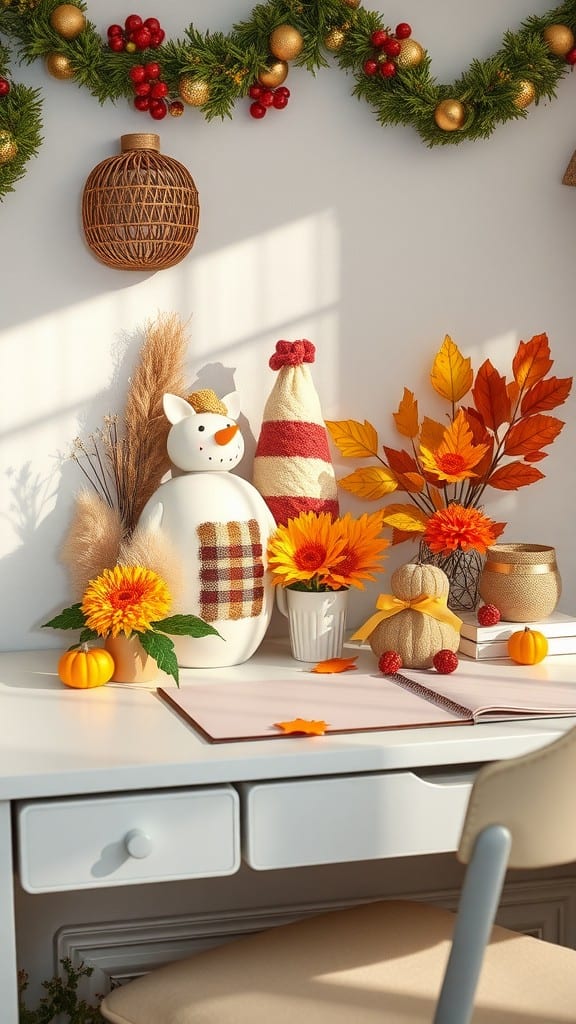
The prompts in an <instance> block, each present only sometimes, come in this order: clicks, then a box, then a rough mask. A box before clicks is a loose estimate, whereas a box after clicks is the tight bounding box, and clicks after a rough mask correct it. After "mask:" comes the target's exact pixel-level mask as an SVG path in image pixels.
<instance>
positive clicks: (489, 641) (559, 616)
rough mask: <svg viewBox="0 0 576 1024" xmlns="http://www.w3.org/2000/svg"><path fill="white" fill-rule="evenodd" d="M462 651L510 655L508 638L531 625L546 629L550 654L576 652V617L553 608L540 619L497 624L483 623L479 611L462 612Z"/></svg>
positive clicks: (479, 655) (483, 655)
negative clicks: (477, 612)
mask: <svg viewBox="0 0 576 1024" xmlns="http://www.w3.org/2000/svg"><path fill="white" fill-rule="evenodd" d="M459 616H460V618H461V619H462V629H461V630H460V647H459V651H460V653H461V654H467V655H468V657H469V658H507V657H508V656H509V655H508V640H509V638H510V636H511V635H512V633H517V632H518V630H520V629H524V627H525V626H528V627H529V628H530V629H536V630H538V632H539V633H543V634H544V636H545V637H546V638H547V640H548V654H576V617H574V616H573V615H565V614H564V613H563V612H552V614H551V615H549V616H548V618H547V619H541V620H540V621H539V622H504V620H503V619H501V620H500V622H498V623H497V624H496V625H495V626H481V625H480V623H479V622H478V618H477V615H476V612H460V613H459Z"/></svg>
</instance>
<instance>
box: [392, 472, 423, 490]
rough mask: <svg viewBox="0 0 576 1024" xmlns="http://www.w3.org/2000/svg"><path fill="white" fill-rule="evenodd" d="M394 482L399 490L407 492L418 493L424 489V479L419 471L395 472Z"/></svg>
mask: <svg viewBox="0 0 576 1024" xmlns="http://www.w3.org/2000/svg"><path fill="white" fill-rule="evenodd" d="M396 482H397V484H398V490H399V491H406V492H407V494H420V491H423V490H424V484H425V483H426V481H425V480H424V477H423V476H422V475H421V474H420V473H397V474H396Z"/></svg>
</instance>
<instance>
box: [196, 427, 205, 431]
mask: <svg viewBox="0 0 576 1024" xmlns="http://www.w3.org/2000/svg"><path fill="white" fill-rule="evenodd" d="M198 430H206V427H198Z"/></svg>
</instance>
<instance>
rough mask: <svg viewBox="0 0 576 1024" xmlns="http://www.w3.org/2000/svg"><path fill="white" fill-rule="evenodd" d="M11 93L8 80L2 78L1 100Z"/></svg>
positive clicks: (0, 86) (0, 81) (0, 80)
mask: <svg viewBox="0 0 576 1024" xmlns="http://www.w3.org/2000/svg"><path fill="white" fill-rule="evenodd" d="M9 92H10V82H9V81H8V79H7V78H0V98H1V97H2V96H7V95H8V93H9Z"/></svg>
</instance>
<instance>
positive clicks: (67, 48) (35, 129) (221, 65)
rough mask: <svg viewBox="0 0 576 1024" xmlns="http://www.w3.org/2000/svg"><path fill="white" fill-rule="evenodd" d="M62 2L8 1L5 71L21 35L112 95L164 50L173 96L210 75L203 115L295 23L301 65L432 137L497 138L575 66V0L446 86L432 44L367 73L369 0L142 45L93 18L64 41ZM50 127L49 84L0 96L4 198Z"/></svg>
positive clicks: (225, 109) (275, 6)
mask: <svg viewBox="0 0 576 1024" xmlns="http://www.w3.org/2000/svg"><path fill="white" fill-rule="evenodd" d="M61 2H62V0H0V36H2V37H3V38H4V39H5V40H6V41H7V42H6V45H3V44H2V43H0V77H5V78H8V79H9V77H10V76H9V60H10V56H11V54H10V51H9V49H8V46H9V43H10V42H12V44H13V45H14V47H15V51H16V57H17V59H18V60H19V61H20V62H21V63H28V64H30V63H32V62H33V61H35V60H37V59H38V58H45V57H46V56H47V55H48V54H59V55H61V56H63V57H65V58H67V60H68V61H69V62H70V66H71V67H72V69H73V71H74V80H75V81H76V84H77V85H78V86H80V87H82V88H85V89H88V90H89V92H90V93H91V94H92V95H93V96H95V97H96V99H97V100H98V101H99V103H100V104H103V103H105V102H107V101H113V102H115V101H117V100H119V99H121V98H126V99H131V97H132V83H131V82H130V80H129V77H128V71H129V69H130V67H131V66H132V65H134V64H139V63H142V62H145V61H146V60H155V61H158V62H159V64H160V66H161V68H162V76H163V79H164V81H165V82H166V83H167V85H168V87H169V92H170V95H171V96H177V95H178V90H179V83H180V81H181V79H182V77H183V76H189V80H190V81H192V82H202V83H208V84H209V93H210V94H209V97H208V99H207V100H206V102H205V103H204V104H203V106H202V107H201V108H200V109H201V112H202V114H203V115H204V117H205V118H206V119H208V120H209V119H211V118H213V117H221V118H224V117H230V116H231V115H232V110H233V107H234V104H235V103H236V101H237V100H239V99H241V98H243V97H245V96H247V95H248V90H249V88H250V85H251V84H252V83H253V82H254V81H255V80H256V79H257V78H258V75H259V74H261V73H262V72H263V71H264V70H265V69H266V67H267V63H268V61H269V59H270V53H269V48H268V40H269V37H270V34H271V32H272V31H273V30H274V29H275V28H277V27H278V26H280V25H286V24H289V25H291V26H293V27H294V28H296V29H297V30H298V31H299V32H300V34H301V36H302V39H303V48H302V51H301V53H300V54H299V56H298V57H297V58H296V59H295V60H294V61H293V62H292V63H293V65H294V66H296V67H303V68H306V70H307V71H309V72H311V73H312V74H314V73H315V72H316V71H317V70H318V68H321V67H328V66H329V64H330V62H335V63H336V64H338V65H339V67H340V68H341V69H342V70H343V71H346V72H347V73H349V74H350V75H352V77H353V78H354V80H355V85H354V89H353V94H354V95H355V96H356V97H357V98H358V99H361V100H365V101H366V102H367V103H368V104H369V106H370V107H371V108H372V110H373V112H374V114H375V116H376V118H377V120H378V122H379V123H380V124H381V125H388V124H391V125H392V124H394V125H399V124H403V125H411V126H412V127H413V128H415V130H416V131H417V132H418V134H419V135H420V137H421V138H422V139H423V141H424V142H425V143H426V144H427V145H428V146H436V145H446V144H458V143H460V142H463V141H464V140H465V139H467V140H474V139H480V138H487V137H488V136H490V135H491V134H492V132H493V131H494V129H495V128H496V127H497V125H498V124H501V123H504V122H506V121H510V120H512V119H515V118H519V117H526V115H527V110H526V109H525V107H523V106H521V105H520V104H519V103H518V97H519V91H520V90H521V89H522V87H523V84H524V85H525V84H526V83H528V84H529V86H530V87H531V88H532V89H533V95H534V99H535V101H536V102H538V100H539V99H541V98H543V97H544V98H546V99H551V98H552V97H554V96H555V95H556V87H557V85H558V83H559V81H560V80H561V79H562V78H563V77H564V75H565V74H567V72H568V71H570V70H571V65H570V64H569V63H567V62H566V60H565V58H564V57H562V56H555V55H554V54H553V53H552V52H551V51H550V49H549V47H548V45H547V43H546V41H545V39H544V36H543V33H544V30H545V29H546V28H547V27H549V26H551V25H558V24H560V25H566V26H568V27H569V28H570V29H571V30H572V31H573V32H574V33H575V34H576V0H566V2H565V3H563V4H561V5H560V6H559V7H556V8H554V9H553V10H550V11H548V12H547V13H546V14H543V15H542V16H540V17H536V16H532V17H529V18H527V19H526V21H524V22H523V23H522V25H521V28H520V29H519V30H518V31H517V32H510V31H508V32H506V33H505V35H504V38H503V41H502V46H501V47H500V49H499V50H498V51H497V52H496V53H495V54H493V56H491V57H489V58H487V59H486V60H484V61H480V60H473V61H472V63H471V65H470V67H469V68H468V70H467V71H465V72H464V73H463V74H462V75H461V76H460V78H458V79H456V80H455V81H454V82H452V83H450V84H448V85H442V84H439V83H438V82H437V81H436V80H435V79H434V78H433V76H432V74H431V72H430V63H431V62H430V57H429V55H428V53H427V52H426V50H425V48H424V51H423V55H422V60H421V62H420V63H419V64H418V65H417V66H415V67H409V68H404V69H402V68H401V67H398V71H397V74H395V75H394V77H391V78H383V77H382V76H381V75H375V76H373V77H369V76H368V75H367V74H366V73H365V71H364V62H365V61H366V60H367V59H369V58H370V57H372V56H373V54H374V48H373V46H372V44H371V40H370V37H371V35H372V33H373V32H374V31H376V30H377V29H387V30H388V31H390V28H389V26H386V25H385V24H384V22H383V20H382V16H381V15H380V14H379V13H377V12H374V11H368V10H365V9H364V8H362V7H360V6H356V3H357V2H358V0H268V2H267V3H262V4H258V5H257V6H256V7H255V8H254V9H253V11H252V14H251V16H250V18H249V19H248V20H247V21H244V22H241V23H239V24H237V25H235V26H234V27H233V29H232V31H231V32H230V33H229V34H228V35H224V34H223V33H220V32H215V33H209V32H207V33H205V34H201V33H200V32H198V30H197V29H195V28H194V26H193V25H190V26H189V27H188V28H187V29H185V38H184V39H182V40H175V41H173V42H165V43H164V44H163V45H162V46H160V47H158V48H156V49H153V50H147V51H144V53H142V52H140V53H132V54H128V53H125V52H121V53H113V52H112V51H111V50H110V49H109V48H108V46H107V42H106V39H104V38H103V37H102V36H101V35H100V34H99V32H98V31H97V29H96V26H95V25H94V24H92V23H91V22H90V21H87V22H86V26H85V28H84V30H83V31H82V32H81V34H80V35H79V36H77V37H76V38H75V39H73V40H71V41H67V40H65V39H63V38H62V37H61V36H60V35H59V34H58V33H57V32H56V31H55V30H54V29H53V28H52V27H51V25H50V14H51V13H52V11H53V10H54V8H56V7H58V6H59V5H60V3H61ZM75 6H77V7H79V8H80V10H81V11H83V12H85V11H86V4H85V3H83V2H82V0H76V2H75ZM331 34H332V36H334V34H336V35H337V36H338V47H337V46H335V45H330V43H331V40H330V36H331ZM420 42H421V41H420ZM327 44H328V45H327ZM421 45H422V46H423V45H424V44H423V43H422V42H421ZM444 99H457V100H459V101H460V103H462V104H463V108H464V111H465V119H464V121H463V123H462V125H461V127H459V128H458V130H454V131H453V130H451V131H448V130H443V129H442V128H440V127H438V125H437V123H436V120H435V117H434V114H435V111H436V108H437V106H438V104H439V103H440V102H441V101H442V100H444ZM41 127H42V125H41V104H40V98H39V95H38V91H37V90H33V89H29V88H27V87H26V86H23V85H14V84H13V83H11V90H10V93H9V94H8V95H7V96H4V97H0V154H1V151H2V141H3V140H4V142H6V139H7V138H9V139H11V140H12V141H13V143H14V144H15V145H13V146H12V147H11V150H12V149H15V155H13V156H12V157H11V158H10V159H9V160H7V161H5V162H4V163H0V200H1V199H2V198H3V196H4V195H5V194H6V193H7V192H10V191H13V190H14V183H15V182H16V181H17V180H18V179H19V178H21V177H22V175H23V174H24V173H25V165H26V163H27V161H28V160H29V159H30V158H31V157H32V156H34V155H35V154H36V153H37V151H38V149H39V146H40V144H41V141H42V140H41V134H40V133H41ZM11 150H10V152H11Z"/></svg>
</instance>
